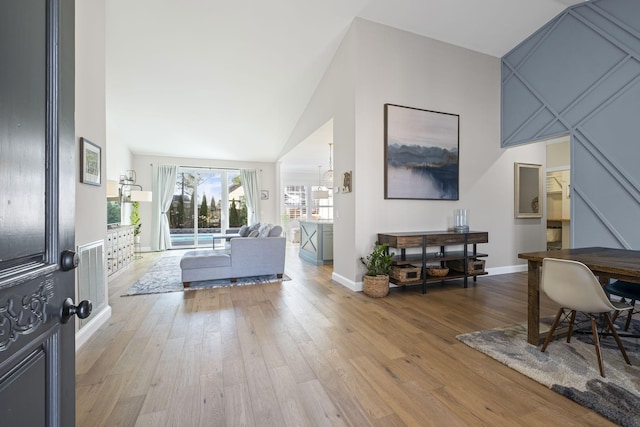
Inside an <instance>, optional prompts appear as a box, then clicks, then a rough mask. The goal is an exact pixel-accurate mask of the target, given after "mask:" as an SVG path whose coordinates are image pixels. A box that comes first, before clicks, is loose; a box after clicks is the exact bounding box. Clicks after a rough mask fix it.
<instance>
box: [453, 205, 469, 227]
mask: <svg viewBox="0 0 640 427" xmlns="http://www.w3.org/2000/svg"><path fill="white" fill-rule="evenodd" d="M453 230H454V231H456V232H458V233H468V232H469V221H468V219H467V210H466V209H455V210H454V211H453Z"/></svg>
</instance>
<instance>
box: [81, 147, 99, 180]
mask: <svg viewBox="0 0 640 427" xmlns="http://www.w3.org/2000/svg"><path fill="white" fill-rule="evenodd" d="M101 168H102V149H101V148H100V147H99V146H98V145H96V144H94V143H93V142H91V141H89V140H88V139H86V138H80V171H81V172H80V182H82V183H83V184H89V185H97V186H100V185H101V173H100V171H101Z"/></svg>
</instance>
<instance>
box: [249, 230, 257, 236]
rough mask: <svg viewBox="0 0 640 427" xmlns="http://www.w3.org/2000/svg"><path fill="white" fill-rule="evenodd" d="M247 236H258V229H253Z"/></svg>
mask: <svg viewBox="0 0 640 427" xmlns="http://www.w3.org/2000/svg"><path fill="white" fill-rule="evenodd" d="M247 237H258V230H253V231H251V232H250V233H249V234H248V235H247Z"/></svg>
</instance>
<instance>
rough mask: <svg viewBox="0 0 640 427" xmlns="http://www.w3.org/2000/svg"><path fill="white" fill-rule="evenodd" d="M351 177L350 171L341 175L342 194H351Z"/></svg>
mask: <svg viewBox="0 0 640 427" xmlns="http://www.w3.org/2000/svg"><path fill="white" fill-rule="evenodd" d="M351 180H352V177H351V171H349V172H345V173H343V174H342V192H343V193H351V185H352V181H351Z"/></svg>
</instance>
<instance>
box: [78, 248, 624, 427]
mask: <svg viewBox="0 0 640 427" xmlns="http://www.w3.org/2000/svg"><path fill="white" fill-rule="evenodd" d="M296 249H297V248H296V247H295V246H291V247H288V248H287V259H286V273H287V275H289V276H290V277H291V278H292V280H289V281H284V282H278V283H269V284H263V285H255V286H235V287H226V288H218V289H210V290H197V291H188V292H173V293H166V294H152V295H138V296H128V297H121V296H120V294H121V293H122V292H124V291H125V290H127V289H128V288H129V287H130V286H131V285H132V284H133V283H134V282H135V281H136V280H137V279H138V278H139V277H140V276H141V275H142V274H144V273H145V272H146V271H147V270H148V269H149V268H151V267H152V266H153V265H154V264H155V262H156V261H157V260H158V259H159V258H160V257H161V256H162V254H160V253H157V254H156V253H154V254H151V253H149V254H144V258H143V259H142V260H138V261H136V262H135V263H134V264H133V265H132V266H131V267H130V268H127V269H126V270H124V271H123V272H122V274H118V276H117V277H116V278H115V279H113V280H111V281H110V282H109V295H110V296H109V298H110V299H109V304H110V305H111V307H112V317H111V319H109V321H108V322H107V324H105V325H104V326H102V327H101V328H100V329H99V330H98V331H97V333H96V334H94V336H93V337H92V338H91V339H90V340H89V341H88V342H87V343H86V344H85V345H84V346H83V347H82V348H80V349H79V350H78V352H77V358H76V370H77V372H76V424H77V425H78V426H85V425H91V426H109V427H111V426H113V425H122V426H154V427H155V426H163V427H164V426H174V425H180V426H206V427H209V426H254V425H256V426H263V425H277V426H281V425H288V426H299V425H301V426H306V425H313V426H317V425H332V426H333V425H349V426H357V427H360V426H384V427H388V426H428V425H435V426H441V425H448V426H449V425H454V426H455V425H466V426H470V425H527V426H529V425H532V426H533V425H545V426H566V425H580V426H610V425H613V424H612V423H610V422H608V421H607V420H605V419H604V418H602V417H601V416H599V415H598V414H596V413H595V412H593V411H590V410H588V409H586V408H584V407H582V406H580V405H578V404H576V403H575V402H572V401H570V400H568V399H566V398H564V397H562V396H560V395H559V394H557V393H555V392H554V391H552V390H550V389H549V388H547V387H545V386H543V385H541V384H539V383H537V382H535V381H533V380H531V379H529V378H527V377H525V376H524V375H521V374H520V373H518V372H516V371H514V370H512V369H510V368H508V367H506V366H505V365H503V364H501V363H499V362H497V361H495V360H493V359H491V358H489V357H488V356H486V355H484V354H482V353H480V352H478V351H475V350H473V349H471V348H470V347H467V346H466V345H464V344H462V343H460V342H459V341H458V340H457V339H456V338H455V336H456V335H457V334H459V333H464V332H471V331H474V330H479V329H486V328H492V327H496V326H502V325H506V324H509V323H515V322H522V321H525V320H526V310H527V277H526V273H515V274H507V275H501V276H491V275H489V276H482V277H480V278H479V279H478V281H477V282H475V283H473V282H470V283H469V287H468V288H466V289H465V288H463V287H462V281H454V282H450V283H447V284H446V285H444V286H440V285H436V286H432V287H429V290H428V292H427V293H426V294H422V293H420V292H419V290H418V289H417V288H415V287H413V288H409V289H392V290H391V292H390V294H389V296H387V297H386V298H369V297H367V296H365V295H364V294H362V293H354V292H352V291H351V290H349V289H347V288H345V287H343V286H341V285H339V284H337V283H334V282H332V281H331V274H332V266H331V265H322V266H315V265H311V264H308V263H306V262H304V261H302V260H300V259H299V257H298V254H297V250H296ZM556 309H557V307H556V306H555V304H553V303H552V302H551V301H549V300H548V298H546V297H544V296H543V297H542V298H541V315H542V316H549V315H553V314H554V313H555V311H556Z"/></svg>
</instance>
